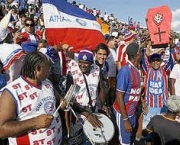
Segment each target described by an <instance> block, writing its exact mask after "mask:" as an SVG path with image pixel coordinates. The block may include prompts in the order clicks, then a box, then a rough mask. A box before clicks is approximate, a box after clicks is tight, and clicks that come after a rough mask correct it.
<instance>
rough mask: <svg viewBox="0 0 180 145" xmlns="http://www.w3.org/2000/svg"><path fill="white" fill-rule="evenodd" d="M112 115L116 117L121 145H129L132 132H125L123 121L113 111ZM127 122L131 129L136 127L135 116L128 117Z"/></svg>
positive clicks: (117, 113) (119, 115) (118, 114)
mask: <svg viewBox="0 0 180 145" xmlns="http://www.w3.org/2000/svg"><path fill="white" fill-rule="evenodd" d="M114 114H115V117H116V123H117V126H118V128H119V141H120V143H121V145H130V144H131V136H132V133H133V132H126V131H125V128H124V120H123V118H122V116H121V114H120V113H119V112H117V111H116V110H114ZM129 121H130V123H131V125H132V127H133V128H135V125H136V117H135V115H133V116H130V117H129Z"/></svg>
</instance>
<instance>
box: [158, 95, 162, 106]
mask: <svg viewBox="0 0 180 145" xmlns="http://www.w3.org/2000/svg"><path fill="white" fill-rule="evenodd" d="M158 100H159V101H158V103H159V105H158V107H159V108H162V107H163V103H162V95H159V97H158Z"/></svg>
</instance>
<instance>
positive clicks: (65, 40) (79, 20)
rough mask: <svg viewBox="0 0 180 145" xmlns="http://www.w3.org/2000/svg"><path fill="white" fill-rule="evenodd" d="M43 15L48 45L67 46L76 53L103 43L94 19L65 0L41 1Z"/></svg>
mask: <svg viewBox="0 0 180 145" xmlns="http://www.w3.org/2000/svg"><path fill="white" fill-rule="evenodd" d="M43 14H44V23H45V28H46V37H47V41H48V43H49V44H50V45H58V44H60V43H61V44H68V45H69V46H72V47H74V48H73V51H74V52H78V51H79V50H81V49H83V48H85V47H89V48H90V49H91V50H93V49H94V48H95V47H96V46H97V44H99V43H105V40H104V37H103V34H102V33H101V27H100V25H99V24H98V22H97V21H96V18H95V17H94V16H93V15H91V14H89V13H87V12H85V11H84V10H81V9H79V8H78V7H76V6H73V5H71V4H70V3H68V2H66V1H65V0H43Z"/></svg>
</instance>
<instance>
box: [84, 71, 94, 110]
mask: <svg viewBox="0 0 180 145" xmlns="http://www.w3.org/2000/svg"><path fill="white" fill-rule="evenodd" d="M83 77H84V80H85V83H86V89H87V93H88V97H89V103H88V104H89V105H90V106H91V110H92V112H93V113H94V112H95V107H93V106H92V100H91V95H90V92H89V87H88V84H87V80H86V77H85V75H84V74H83Z"/></svg>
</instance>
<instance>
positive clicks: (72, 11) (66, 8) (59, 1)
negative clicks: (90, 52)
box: [42, 0, 96, 20]
mask: <svg viewBox="0 0 180 145" xmlns="http://www.w3.org/2000/svg"><path fill="white" fill-rule="evenodd" d="M42 2H43V3H50V4H52V5H54V6H56V7H57V9H58V10H59V11H61V12H63V13H66V14H68V15H72V16H75V17H79V18H85V19H89V20H96V18H95V17H94V16H93V15H92V14H89V13H87V12H85V11H84V10H82V9H80V8H78V7H76V6H73V5H72V4H70V3H68V2H66V1H65V0H43V1H42Z"/></svg>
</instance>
